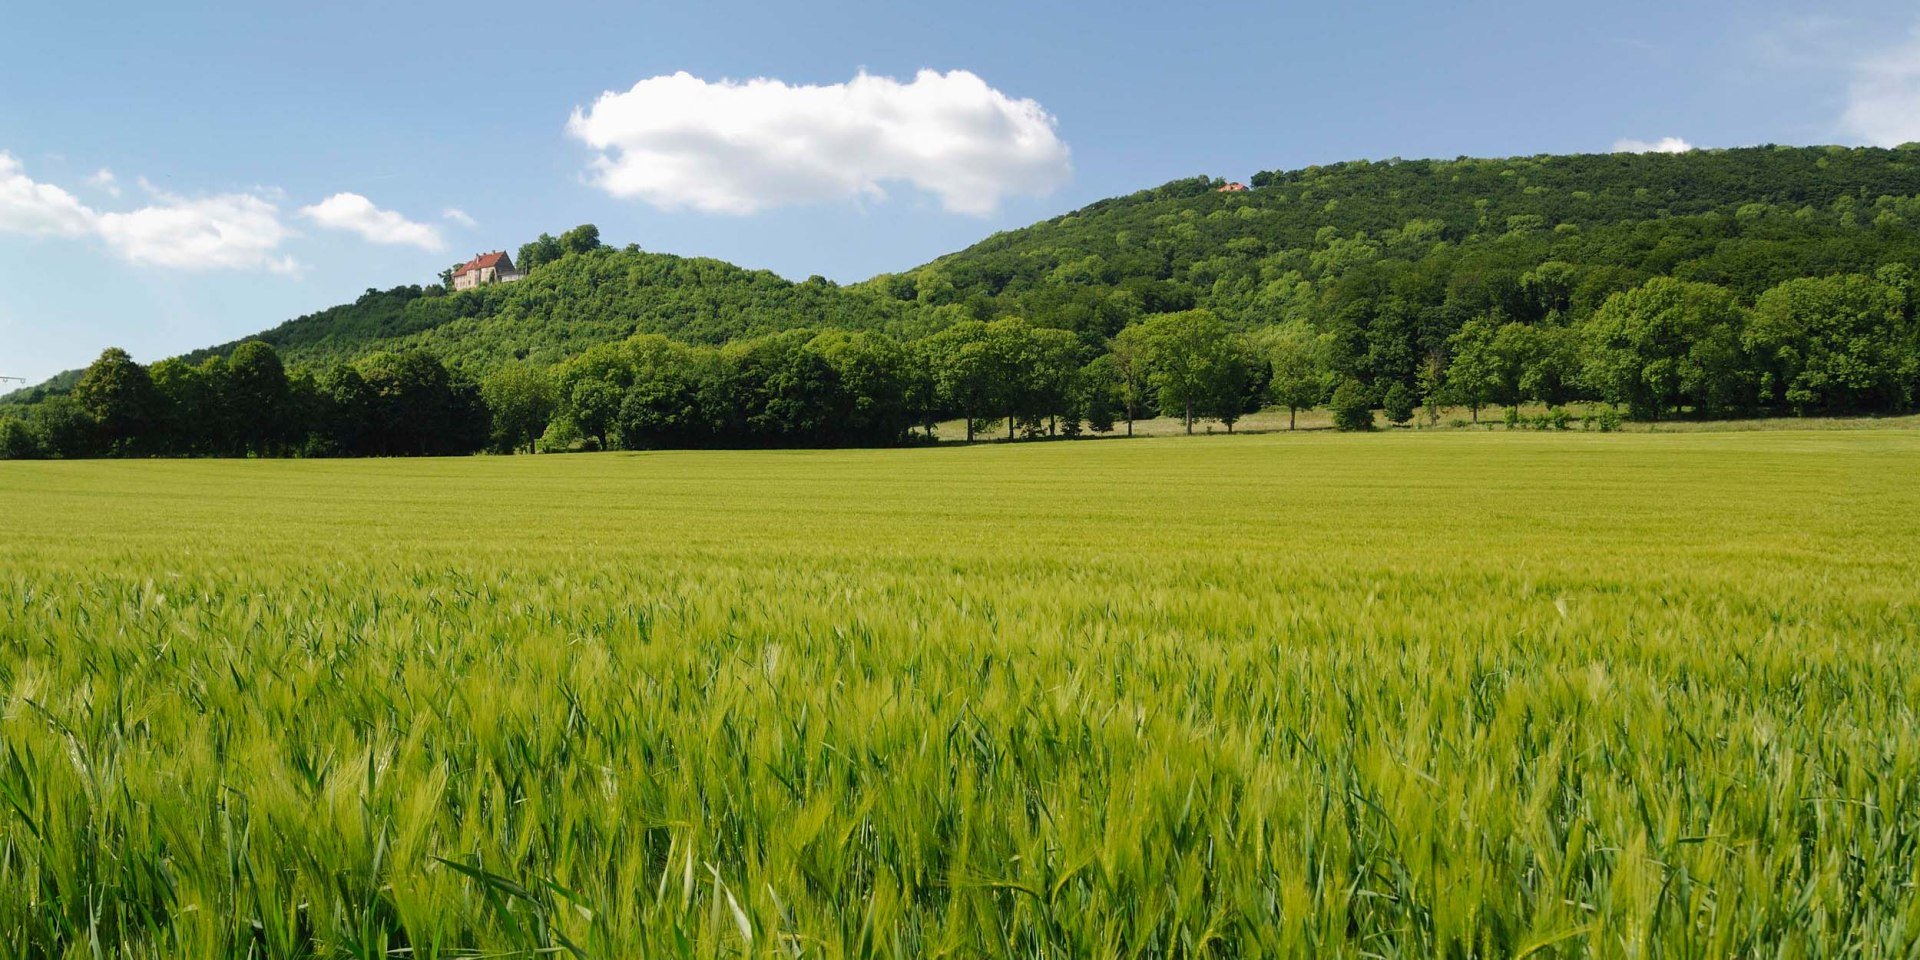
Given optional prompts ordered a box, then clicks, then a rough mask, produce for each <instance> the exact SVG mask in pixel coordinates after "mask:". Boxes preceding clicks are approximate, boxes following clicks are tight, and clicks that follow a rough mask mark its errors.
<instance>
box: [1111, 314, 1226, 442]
mask: <svg viewBox="0 0 1920 960" xmlns="http://www.w3.org/2000/svg"><path fill="white" fill-rule="evenodd" d="M1137 329H1139V330H1140V334H1139V337H1140V343H1141V348H1142V355H1143V358H1144V359H1145V361H1146V367H1147V382H1148V383H1149V385H1151V386H1152V387H1153V389H1154V391H1155V393H1156V394H1157V396H1158V399H1159V403H1160V407H1161V409H1163V410H1177V411H1180V413H1181V416H1182V419H1183V420H1184V422H1185V424H1186V431H1187V432H1188V433H1192V432H1193V421H1194V419H1195V417H1196V416H1198V415H1200V414H1202V413H1203V412H1205V411H1207V408H1208V407H1209V406H1213V407H1215V410H1216V412H1217V409H1218V406H1219V402H1220V398H1221V397H1223V396H1224V395H1226V394H1227V393H1230V392H1231V393H1234V394H1236V395H1241V396H1243V395H1244V392H1243V388H1244V382H1243V381H1242V380H1236V379H1234V378H1236V377H1244V376H1245V375H1246V373H1247V367H1246V365H1245V362H1244V356H1243V355H1242V354H1241V352H1240V351H1239V348H1238V346H1237V345H1236V344H1235V342H1234V340H1233V337H1232V335H1231V334H1230V333H1228V331H1227V328H1226V324H1224V323H1222V322H1221V321H1220V318H1219V317H1217V316H1215V315H1214V314H1213V313H1212V312H1210V311H1207V310H1185V311H1181V312H1179V313H1166V314H1159V315H1157V316H1153V317H1149V318H1147V319H1146V320H1145V321H1143V322H1141V323H1140V324H1138V326H1137Z"/></svg>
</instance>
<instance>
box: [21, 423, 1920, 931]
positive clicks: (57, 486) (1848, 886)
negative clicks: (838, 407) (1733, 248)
mask: <svg viewBox="0 0 1920 960" xmlns="http://www.w3.org/2000/svg"><path fill="white" fill-rule="evenodd" d="M1917 598H1920V433H1916V432H1910V431H1859V432H1827V433H1813V432H1787V431H1782V432H1765V433H1725V434H1696V435H1686V436H1681V435H1637V434H1636V435H1618V434H1615V435H1602V434H1535V433H1504V432H1503V433H1478V432H1435V433H1402V434H1396V435H1387V436H1365V437H1352V436H1342V435H1331V434H1316V435H1295V436H1268V437H1234V438H1228V437H1213V438H1196V439H1192V440H1139V441H1134V442H1097V443H1075V444H1032V445H1002V446H984V447H973V448H958V449H954V448H947V449H930V450H908V451H881V452H805V453H671V454H641V455H594V456H574V457H537V458H535V457H515V458H476V459H459V460H439V461H405V462H403V461H386V462H356V461H316V462H273V461H262V462H178V461H176V462H144V463H140V462H94V463H8V464H0V938H4V940H3V942H0V955H5V956H54V955H65V956H74V957H82V956H128V957H136V956H140V957H145V956H152V957H158V956H205V957H216V956H217V957H226V956H240V955H245V954H247V953H248V952H252V953H253V954H255V955H259V956H270V957H294V956H323V957H333V956H367V957H371V956H379V955H382V954H387V955H392V956H399V957H435V956H442V957H444V956H455V955H466V954H469V953H472V952H476V951H477V952H483V953H485V954H487V955H489V956H506V955H513V956H525V955H529V954H530V953H531V952H532V951H537V950H547V949H549V948H557V949H558V951H560V952H562V953H564V952H566V951H567V950H569V949H577V950H578V951H579V952H582V953H584V954H586V955H591V956H597V957H671V956H726V955H730V954H737V953H742V952H744V953H746V954H750V955H755V956H792V955H795V954H798V955H804V956H808V957H837V956H887V957H903V958H904V957H930V956H946V957H979V956H988V957H1062V958H1064V957H1108V956H1148V957H1185V956H1221V957H1252V956H1302V957H1305V956H1337V955H1348V956H1361V955H1387V956H1408V957H1427V956H1435V955H1450V956H1464V955H1484V956H1500V957H1504V956H1513V955H1517V954H1521V953H1524V952H1527V951H1529V950H1533V949H1538V950H1540V953H1539V954H1536V955H1600V956H1649V955H1651V956H1667V957H1726V956H1788V957H1799V956H1829V955H1840V954H1855V955H1865V956H1910V955H1912V954H1913V952H1914V951H1915V949H1916V944H1920V895H1917V894H1916V888H1915V883H1916V881H1917V880H1920V729H1916V722H1917V720H1920V718H1916V716H1915V707H1916V704H1920V648H1916V644H1917V643H1920V599H1917Z"/></svg>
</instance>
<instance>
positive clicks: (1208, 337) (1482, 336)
mask: <svg viewBox="0 0 1920 960" xmlns="http://www.w3.org/2000/svg"><path fill="white" fill-rule="evenodd" d="M1916 163H1920V148H1912V149H1909V148H1902V149H1898V150H1873V149H1862V150H1848V149H1842V148H1805V149H1790V148H1756V149H1748V150H1731V151H1718V152H1699V153H1693V154H1686V155H1679V156H1669V155H1651V156H1624V155H1609V156H1589V157H1539V158H1531V159H1514V160H1459V161H1451V162H1440V161H1413V162H1400V161H1395V162H1389V163H1351V164H1341V165H1338V166H1335V167H1329V168H1310V169H1307V170H1301V171H1292V172H1283V173H1262V174H1260V175H1259V176H1258V177H1255V178H1254V180H1255V183H1256V184H1257V188H1256V189H1255V190H1253V191H1251V192H1245V191H1231V192H1229V191H1221V190H1220V189H1219V186H1220V182H1219V181H1217V180H1213V179H1209V178H1204V177H1201V178H1193V179H1191V180H1183V181H1176V182H1174V183H1170V184H1167V185H1164V186H1162V187H1159V188H1156V189H1154V190H1149V191H1143V192H1141V193H1138V194H1135V195H1133V196H1130V197H1124V198H1119V199H1116V200H1111V201H1103V202H1101V203H1098V204H1095V205H1093V206H1091V207H1088V208H1086V209H1084V210H1081V211H1078V212H1076V213H1074V214H1070V215H1068V216H1065V217H1061V218H1057V219H1055V220H1052V221H1048V222H1046V223H1043V224H1038V225H1036V226H1033V227H1030V228H1027V229H1025V230H1020V231H1014V232H1012V233H1007V234H1002V235H999V236H996V237H994V238H991V239H989V240H987V241H985V242H983V243H981V244H979V245H976V246H975V247H973V248H970V249H969V250H966V251H962V252H961V253H958V254H955V255H952V256H949V257H945V258H942V259H940V260H938V261H935V262H934V263H932V264H929V265H927V266H925V267H922V268H919V269H917V270H914V271H911V272H909V273H905V274H900V275H894V276H882V277H878V278H875V279H874V280H872V281H869V282H867V283H863V284H858V285H855V286H853V287H847V288H842V287H839V286H837V285H835V284H832V283H830V282H828V281H826V280H823V279H820V278H817V277H816V278H813V279H810V280H808V281H805V282H803V283H791V282H789V281H786V280H783V279H781V278H779V277H777V276H775V275H773V274H770V273H766V272H756V271H749V270H744V269H742V268H739V267H735V266H732V265H729V264H725V263H721V262H719V261H714V260H702V259H685V258H679V257H671V256H663V255H658V254H648V253H643V252H641V251H640V250H639V249H638V248H637V247H628V248H626V249H624V250H618V251H616V250H612V249H609V248H607V247H605V246H604V245H602V244H601V242H600V240H599V232H598V230H597V229H595V228H593V227H592V226H591V225H583V226H581V227H578V228H575V229H574V230H571V231H568V232H566V233H565V234H563V235H562V236H560V237H558V238H555V237H551V236H547V235H544V234H543V235H542V236H541V237H540V238H539V239H538V240H536V241H534V242H533V243H530V244H528V245H526V246H524V247H522V248H521V255H520V262H521V263H522V264H527V265H531V271H530V275H529V276H528V277H527V279H525V280H522V281H519V282H516V283H512V284H502V285H492V286H486V287H481V288H479V289H476V290H472V291H467V292H461V293H449V292H447V290H446V289H445V287H444V286H436V287H427V288H415V287H406V288H398V289H396V290H391V291H385V292H381V291H371V290H370V291H368V293H367V295H366V296H364V297H362V298H361V299H360V300H359V301H357V302H356V303H354V304H351V305H345V306H342V307H337V308H334V309H333V310H330V311H325V312H323V313H321V314H316V315H313V316H310V317H303V318H300V319H298V320H295V321H291V322H289V323H287V324H283V325H282V326H281V327H278V328H275V329H274V330H272V331H268V332H267V333H266V334H264V335H263V336H262V337H261V338H259V339H260V340H261V341H262V343H263V344H265V345H267V346H271V347H273V348H276V350H277V351H278V356H282V357H284V358H285V360H286V362H287V363H288V365H289V366H290V367H291V368H292V369H294V370H296V371H300V372H303V374H304V375H305V376H306V377H308V378H309V379H311V380H312V381H313V382H314V383H315V384H321V385H324V384H328V383H333V384H335V385H338V383H340V382H348V381H338V378H335V377H333V376H332V375H333V374H334V373H337V372H338V369H337V368H339V367H340V366H341V365H342V364H343V363H352V364H356V365H359V366H361V367H364V366H365V361H366V358H369V357H377V356H408V357H412V358H415V361H410V362H417V360H418V358H427V359H428V360H429V361H430V362H431V364H432V365H434V366H435V367H436V368H437V369H440V370H441V371H442V374H443V375H444V376H446V377H448V378H450V379H449V380H448V382H450V383H461V384H476V385H483V386H484V387H485V389H483V390H481V393H482V395H483V396H482V397H481V401H476V402H474V403H472V404H470V405H469V406H470V408H471V410H472V411H473V412H475V414H476V416H478V417H479V419H480V420H486V419H488V418H489V417H491V418H493V419H494V421H495V422H494V423H493V424H492V427H493V428H498V427H500V426H501V424H503V423H505V424H511V426H510V428H509V429H507V430H506V431H505V432H504V433H502V432H501V431H500V430H498V429H494V430H493V434H492V436H493V440H492V445H493V446H494V447H495V448H496V449H501V450H512V449H522V448H526V447H529V446H538V445H541V444H544V445H546V446H547V447H549V448H559V449H567V448H572V447H575V446H578V445H583V444H584V445H595V446H601V447H606V446H639V447H655V446H734V445H752V446H766V445H817V444H870V443H899V442H906V441H908V440H909V439H910V437H911V436H912V435H911V433H910V429H911V428H914V427H924V426H927V425H929V424H931V423H932V422H935V421H937V420H945V419H961V420H963V421H964V422H965V423H966V428H965V434H966V436H967V438H968V439H972V438H973V436H974V433H975V431H976V430H977V429H980V428H985V427H988V426H989V425H991V424H993V423H995V422H1002V423H1004V424H1005V425H1006V428H1007V435H1008V436H1014V435H1016V434H1017V433H1025V434H1026V435H1028V436H1054V435H1066V436H1072V435H1074V434H1077V433H1078V432H1079V431H1080V430H1081V429H1082V428H1083V426H1084V427H1085V428H1087V429H1092V430H1096V431H1098V430H1102V429H1106V428H1110V427H1111V425H1112V424H1113V423H1114V422H1115V421H1116V420H1125V421H1131V420H1133V419H1135V418H1136V417H1139V416H1143V415H1151V414H1152V413H1154V412H1156V411H1158V412H1163V413H1170V414H1177V415H1179V416H1181V417H1183V418H1184V419H1185V420H1186V421H1187V423H1188V425H1189V428H1190V427H1191V424H1192V422H1193V420H1194V419H1196V418H1202V419H1218V420H1220V421H1222V422H1223V423H1225V424H1226V425H1228V426H1229V428H1230V427H1231V425H1232V423H1233V421H1234V419H1235V418H1237V417H1238V416H1240V415H1241V414H1243V413H1246V412H1250V411H1252V410H1256V409H1258V408H1259V407H1260V406H1261V405H1263V404H1268V403H1271V404H1274V405H1277V406H1281V407H1285V408H1287V409H1288V410H1290V411H1293V410H1298V409H1301V408H1304V407H1314V406H1319V405H1321V404H1330V405H1331V407H1332V408H1333V413H1334V418H1333V419H1334V421H1335V423H1336V424H1338V425H1340V426H1342V427H1344V428H1350V429H1367V428H1370V427H1371V426H1372V425H1373V424H1374V414H1373V410H1374V409H1376V408H1378V409H1381V410H1383V411H1384V412H1385V413H1386V415H1387V418H1388V420H1389V421H1390V422H1393V423H1401V424H1404V423H1408V422H1410V421H1411V420H1412V419H1413V417H1414V415H1415V411H1416V410H1417V409H1419V408H1424V409H1425V411H1426V414H1427V420H1428V422H1429V423H1432V422H1435V421H1437V420H1438V417H1439V413H1438V410H1439V408H1440V407H1442V406H1460V407H1464V408H1466V409H1467V410H1468V411H1470V412H1471V415H1472V416H1473V417H1474V418H1475V419H1478V417H1479V415H1480V411H1481V410H1482V409H1484V408H1486V407H1488V406H1492V405H1503V406H1507V407H1509V410H1510V412H1511V408H1512V407H1513V406H1514V405H1516V404H1519V403H1524V402H1540V403H1544V404H1546V405H1548V406H1549V407H1554V408H1560V407H1562V406H1563V405H1565V404H1567V403H1569V402H1571V401H1576V400H1586V401H1594V402H1599V403H1603V404H1609V405H1612V406H1613V407H1615V408H1621V409H1624V411H1625V412H1626V413H1627V414H1628V415H1630V416H1634V417H1638V418H1647V419H1657V418H1664V417H1671V416H1675V415H1681V416H1696V417H1719V416H1747V415H1756V414H1797V415H1807V414H1828V413H1883V412H1896V411H1905V410H1908V409H1911V408H1913V407H1914V406H1915V405H1916V404H1920V269H1917V268H1920V170H1917V169H1916ZM236 353H237V349H236V348H235V347H233V346H231V345H230V346H228V347H220V348H214V349H212V350H209V351H203V352H202V353H201V354H197V355H194V356H192V357H189V358H187V360H188V361H201V360H218V359H222V358H224V357H227V356H228V355H230V354H236ZM122 356H124V355H122ZM107 359H108V358H107V357H103V358H102V362H103V363H104V362H105V361H106V360H107ZM169 362H171V361H169ZM96 366H98V365H96ZM162 366H163V365H156V367H155V370H156V372H158V371H160V370H161V369H162ZM517 367H518V368H524V369H515V368H517ZM103 369H104V370H106V371H107V372H111V370H113V369H117V367H115V366H114V365H112V364H109V365H108V367H107V368H103ZM421 369H425V366H424V365H422V366H421ZM503 370H504V371H506V372H505V373H504V374H502V377H504V379H500V378H496V377H494V374H495V373H499V372H501V371H503ZM365 372H366V371H365V370H362V375H364V374H365ZM206 374H207V375H206V376H205V377H204V379H205V381H206V382H207V383H209V384H215V385H217V384H219V383H220V382H222V381H221V376H220V375H219V374H218V371H210V372H206ZM135 379H137V376H136V377H135ZM155 379H156V382H160V381H162V380H163V379H164V378H160V377H156V378H155ZM296 379H297V378H296ZM118 382H120V380H119V379H118V378H117V376H116V377H105V378H102V377H94V378H93V379H92V380H91V381H89V380H88V379H87V378H81V379H80V380H79V381H78V383H77V384H76V385H75V386H74V387H73V389H74V391H75V392H76V393H77V394H78V395H79V401H80V402H79V403H77V404H74V403H68V404H67V405H64V406H63V405H60V404H52V405H48V404H47V403H45V402H42V403H41V404H40V405H41V407H42V408H43V409H41V410H39V411H37V412H36V413H35V414H33V415H32V416H27V417H22V416H14V417H11V418H8V419H7V421H6V422H0V427H4V428H5V430H6V431H7V436H6V437H0V440H4V441H5V442H4V443H0V446H7V447H9V448H11V449H14V450H16V451H24V452H26V453H29V454H32V453H35V452H38V453H39V454H55V455H71V454H72V453H74V452H76V451H83V450H87V449H93V450H107V451H113V452H121V453H140V452H143V451H155V450H158V451H164V452H169V453H181V452H186V453H194V452H211V451H217V450H234V449H244V450H250V451H253V452H255V453H258V452H260V450H261V449H262V448H261V447H260V446H259V445H258V444H255V443H253V442H252V441H251V440H249V439H248V438H247V437H246V436H245V435H243V434H240V433H235V432H233V431H232V430H231V429H228V428H226V427H222V428H220V429H216V430H214V431H213V433H212V434H211V435H210V437H211V439H204V438H203V439H202V440H197V441H188V442H182V441H180V439H179V437H180V436H181V435H180V434H178V433H177V432H176V433H175V434H172V435H167V434H164V432H156V429H157V428H156V427H155V426H154V425H155V424H159V423H163V422H164V421H165V420H166V417H152V416H145V415H141V414H138V413H137V410H138V408H139V407H140V405H141V404H140V403H139V402H135V401H138V400H139V399H140V397H141V396H142V393H141V392H140V391H137V390H136V391H133V392H131V393H127V392H116V391H112V390H106V391H103V390H98V389H92V390H90V383H91V385H92V386H93V387H99V386H101V385H104V384H112V383H118ZM348 385H349V386H350V385H351V384H350V382H348ZM316 389H317V390H318V392H317V393H316V394H315V395H316V396H321V395H326V396H321V402H319V406H321V407H324V406H326V405H327V404H328V403H332V404H334V405H335V406H338V407H339V408H340V409H344V410H349V411H355V410H374V408H364V407H362V406H360V405H358V404H359V401H358V400H357V399H356V398H355V396H356V395H355V394H353V392H352V391H351V390H349V391H347V392H345V393H339V392H337V391H336V393H334V394H327V391H326V390H324V389H318V388H316ZM63 392H64V391H60V390H53V389H42V390H40V391H38V394H37V395H36V397H35V399H41V398H42V397H45V396H46V395H48V394H60V393H63ZM165 392H166V391H164V390H163V391H161V393H163V394H164V393H165ZM329 396H330V397H331V399H328V397H329ZM89 397H91V399H89ZM53 399H61V397H58V396H55V397H54V398H53ZM194 402H196V401H194V400H193V398H192V397H191V396H189V395H187V394H181V395H178V396H169V397H166V398H163V401H157V407H156V409H163V410H168V411H174V412H175V413H177V412H178V411H180V410H189V409H192V408H193V404H194ZM224 402H226V401H223V403H224ZM436 402H437V401H436ZM460 402H461V403H467V401H466V400H461V401H460ZM128 404H131V407H132V408H134V409H135V410H136V414H135V415H132V416H123V415H122V414H121V413H120V412H119V411H120V409H121V407H123V406H126V405H128ZM229 405H231V404H230V403H229ZM443 406H444V404H443ZM308 408H314V409H317V407H314V405H312V404H308V405H306V406H304V407H303V406H302V405H299V404H296V405H294V406H293V407H289V408H288V409H289V410H295V411H300V410H307V411H308V413H311V410H310V409H308ZM436 409H437V408H436ZM75 411H79V413H83V414H85V416H79V415H78V414H76V413H75ZM502 411H505V412H504V413H503V412H502ZM374 412H375V413H377V412H378V411H377V410H375V411H374ZM373 415H374V414H373V413H368V414H366V415H365V416H363V415H362V414H359V413H355V414H352V415H351V416H349V417H348V418H347V419H348V420H349V421H353V422H356V423H362V422H363V423H375V421H374V420H369V419H367V417H369V416H373ZM1560 415H1561V417H1562V418H1564V417H1565V412H1564V410H1562V411H1561V414H1560ZM1614 415H1616V416H1617V414H1614ZM502 417H504V419H501V418H502ZM216 419H218V418H216ZM426 420H427V421H430V422H436V423H437V422H440V421H442V420H445V417H442V416H441V415H440V414H437V413H434V414H432V415H430V416H427V417H426ZM335 421H338V418H334V420H332V421H330V420H328V419H327V418H326V417H321V418H319V419H318V420H316V419H315V418H314V417H313V416H310V415H307V414H301V415H298V416H293V417H291V418H290V419H288V420H287V421H286V422H285V423H283V424H282V426H283V427H284V429H283V430H281V432H280V434H279V439H278V440H277V441H276V442H275V443H274V444H271V445H269V448H270V449H272V450H274V451H278V452H288V451H294V450H301V451H317V452H327V451H349V452H376V453H379V452H391V451H398V450H412V451H414V452H420V451H423V450H426V449H429V448H431V449H445V447H442V446H439V445H436V444H423V443H411V442H410V443H407V444H396V443H386V442H382V443H375V444H367V443H364V442H361V440H360V439H356V438H357V437H364V436H369V435H373V434H369V433H368V432H367V430H361V429H360V428H358V427H355V428H354V429H353V430H347V431H346V432H344V433H343V432H341V431H339V430H334V429H333V427H329V426H327V425H326V424H327V423H333V422H335ZM476 422H478V421H476ZM315 424H319V426H316V425H315ZM75 425H78V426H79V427H84V428H85V429H84V430H82V429H79V428H78V427H76V426H75ZM336 425H337V424H336ZM368 429H372V428H368ZM381 429H384V428H381ZM432 429H433V430H437V429H438V428H432ZM330 430H332V431H333V432H331V433H329V431H330ZM488 430H489V428H488V427H487V426H485V425H484V424H483V425H482V426H479V427H474V428H473V429H462V430H461V431H459V432H458V436H459V438H460V439H459V440H458V442H455V443H453V446H454V447H456V448H464V449H471V448H472V446H466V445H469V444H471V445H475V446H477V445H478V444H479V443H480V440H479V439H478V438H481V437H483V436H484V435H487V434H488ZM88 431H92V435H93V440H92V441H91V442H90V443H82V444H80V446H78V447H75V446H72V445H70V444H69V443H68V442H67V441H70V440H76V439H77V440H84V439H86V437H85V435H86V434H87V432H88ZM355 431H358V432H357V433H356V432H355Z"/></svg>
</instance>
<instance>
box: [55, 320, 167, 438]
mask: <svg viewBox="0 0 1920 960" xmlns="http://www.w3.org/2000/svg"><path fill="white" fill-rule="evenodd" d="M73 398H74V400H75V401H77V402H78V403H79V404H80V409H81V410H83V411H84V412H85V413H86V415H87V417H88V418H89V419H91V420H92V421H93V423H94V428H95V429H96V430H97V431H98V435H99V442H100V444H101V445H102V446H103V447H104V448H105V449H106V450H108V451H110V452H112V453H115V454H118V455H121V456H126V455H129V454H133V453H143V452H149V445H150V442H151V440H152V439H153V437H154V434H155V432H156V427H157V426H158V423H159V413H160V409H159V407H160V397H159V394H158V392H157V391H155V390H154V388H153V380H152V379H151V377H149V375H148V374H147V368H145V367H143V366H141V365H140V364H138V363H135V362H134V360H133V358H132V357H130V356H128V355H127V352H126V351H125V350H122V349H120V348H119V347H110V348H108V349H107V350H105V351H103V352H102V353H101V354H100V357H99V359H97V360H95V361H93V363H92V364H90V365H88V367H87V369H86V371H85V372H84V373H82V374H81V375H80V382H79V383H77V384H75V385H74V388H73Z"/></svg>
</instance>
